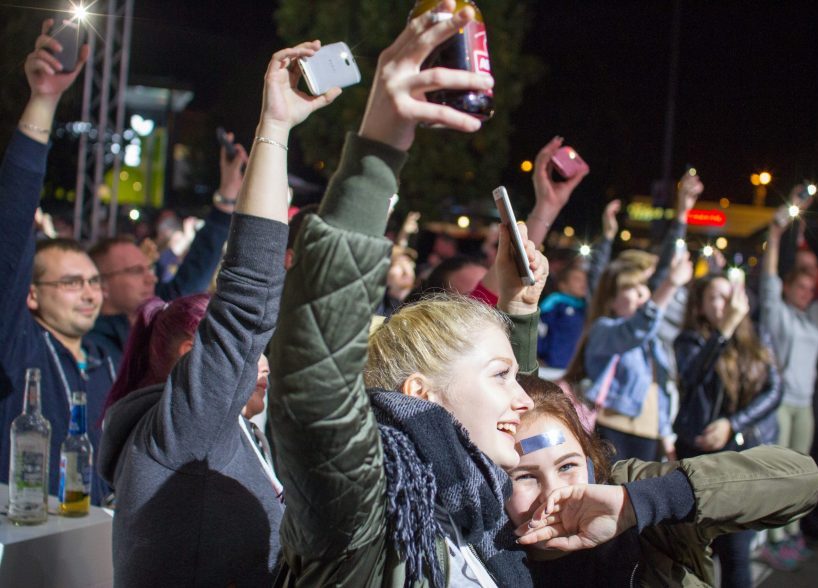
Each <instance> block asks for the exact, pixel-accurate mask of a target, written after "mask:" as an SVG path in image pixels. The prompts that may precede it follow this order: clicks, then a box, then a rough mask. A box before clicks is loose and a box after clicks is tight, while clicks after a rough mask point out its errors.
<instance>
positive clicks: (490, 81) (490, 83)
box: [480, 74, 494, 88]
mask: <svg viewBox="0 0 818 588" xmlns="http://www.w3.org/2000/svg"><path fill="white" fill-rule="evenodd" d="M480 77H481V78H483V80H482V81H483V84H484V85H485V86H486V87H487V88H493V87H494V78H493V77H492V76H491V75H489V74H480Z"/></svg>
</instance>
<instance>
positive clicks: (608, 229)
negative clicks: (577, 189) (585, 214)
mask: <svg viewBox="0 0 818 588" xmlns="http://www.w3.org/2000/svg"><path fill="white" fill-rule="evenodd" d="M621 209H622V201H621V200H611V201H610V202H608V204H607V206H605V210H604V211H603V213H602V236H601V237H600V239H599V240H598V241H597V242H596V243H594V246H593V248H592V249H591V259H590V260H589V262H588V292H587V294H586V295H585V299H586V300H587V302H588V303H589V304H590V303H591V300H593V298H594V292H595V291H596V287H597V285H598V284H599V278H600V276H602V272H604V271H605V267H606V266H607V265H608V262H610V261H611V250H612V249H613V242H614V239H616V233H617V232H618V231H619V222H618V221H617V220H616V215H617V214H619V211H620V210H621Z"/></svg>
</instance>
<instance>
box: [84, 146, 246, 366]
mask: <svg viewBox="0 0 818 588" xmlns="http://www.w3.org/2000/svg"><path fill="white" fill-rule="evenodd" d="M228 136H229V137H230V138H231V139H232V136H231V135H228ZM221 151H222V152H221V159H220V171H221V183H220V185H219V189H218V190H217V191H216V193H215V195H214V198H213V209H212V210H211V211H210V214H209V216H208V217H207V219H206V220H205V224H204V226H203V227H202V228H201V230H200V231H199V232H198V233H196V238H195V239H194V240H193V243H192V244H191V246H190V251H188V254H187V255H186V256H185V259H184V261H183V262H182V263H181V265H180V266H179V269H178V271H177V272H176V275H175V276H174V277H173V279H172V280H171V281H169V282H163V283H161V284H157V281H158V279H157V276H156V271H155V268H154V266H153V263H152V262H151V261H150V260H149V259H148V257H147V256H146V255H145V253H144V252H143V251H142V250H141V249H140V248H139V247H138V246H137V245H136V243H135V242H134V241H133V239H131V238H130V237H113V238H110V239H104V240H102V241H100V242H99V243H97V244H96V245H94V247H92V248H91V250H90V251H89V252H88V253H89V255H90V256H91V259H93V261H94V263H96V265H97V267H98V268H99V272H100V276H101V277H102V296H103V301H102V311H101V312H100V316H99V318H98V319H97V322H96V324H95V325H94V329H93V330H92V331H91V333H90V334H89V336H90V338H91V339H93V340H94V341H95V342H96V343H97V345H99V346H100V347H102V348H103V349H104V350H105V351H106V353H108V355H110V356H111V358H112V359H113V361H114V365H115V366H117V368H118V367H119V363H120V360H121V358H122V353H123V352H124V350H125V343H126V342H127V341H128V334H129V333H130V330H131V325H132V324H133V322H134V321H135V320H136V310H137V309H138V308H139V306H140V305H141V304H142V303H143V302H145V301H146V300H148V299H149V298H151V297H153V296H159V297H160V298H162V299H163V300H165V301H170V300H173V299H174V298H178V297H180V296H187V295H188V294H196V293H199V292H204V291H206V290H207V288H208V286H209V285H210V280H211V279H212V277H213V274H214V272H215V271H216V268H217V267H218V265H219V260H220V259H221V253H222V247H223V246H224V243H225V241H227V233H228V231H229V229H230V216H231V214H232V213H233V210H234V209H235V207H236V198H237V197H238V193H239V189H240V188H241V181H242V177H243V176H242V169H243V167H244V164H245V163H246V162H247V153H246V152H245V150H244V149H243V148H242V147H241V145H238V144H237V145H236V156H235V157H234V158H233V159H228V157H227V155H226V154H225V152H224V151H225V150H224V148H222V150H221Z"/></svg>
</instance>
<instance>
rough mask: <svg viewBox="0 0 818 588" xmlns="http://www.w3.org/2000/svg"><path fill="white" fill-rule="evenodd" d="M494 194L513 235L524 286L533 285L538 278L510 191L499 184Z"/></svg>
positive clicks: (502, 221) (515, 255)
mask: <svg viewBox="0 0 818 588" xmlns="http://www.w3.org/2000/svg"><path fill="white" fill-rule="evenodd" d="M492 195H493V196H494V205H495V206H496V207H497V212H499V213H500V222H501V223H503V224H504V225H505V226H506V227H508V232H509V234H510V235H511V248H512V249H513V250H514V262H515V263H516V264H517V272H518V273H519V274H520V280H522V282H523V285H524V286H533V285H534V284H535V283H536V281H537V280H536V279H535V278H534V273H533V272H532V271H531V268H530V267H529V265H528V255H526V253H525V245H524V244H523V238H522V236H521V235H520V229H519V228H518V227H517V219H516V217H515V216H514V210H512V208H511V200H509V198H508V192H507V191H506V188H505V186H498V187H497V188H495V189H494V191H492Z"/></svg>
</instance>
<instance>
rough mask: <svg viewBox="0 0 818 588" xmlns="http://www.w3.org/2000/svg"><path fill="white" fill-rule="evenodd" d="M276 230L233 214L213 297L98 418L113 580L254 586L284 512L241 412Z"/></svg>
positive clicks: (276, 250) (272, 318)
mask: <svg viewBox="0 0 818 588" xmlns="http://www.w3.org/2000/svg"><path fill="white" fill-rule="evenodd" d="M286 242H287V226H286V225H284V224H282V223H278V222H275V221H270V220H265V219H261V218H257V217H251V216H246V215H241V214H236V215H234V218H233V221H232V225H231V229H230V237H229V241H228V247H227V253H226V254H225V258H224V264H223V266H222V270H221V272H220V274H219V282H218V289H217V291H216V294H215V295H214V296H213V299H212V300H211V302H210V306H209V307H208V310H207V314H206V316H205V318H204V319H203V320H202V322H201V323H200V324H199V328H198V330H197V332H196V336H195V340H194V344H193V348H192V349H191V351H190V352H189V353H188V354H187V355H185V356H184V357H183V358H182V359H181V360H180V361H179V362H178V363H177V365H176V367H174V369H173V372H172V373H171V375H170V377H169V378H168V380H167V382H166V383H165V384H160V385H157V386H152V387H149V388H144V389H142V390H138V391H135V392H132V393H131V394H129V395H128V396H126V397H124V398H123V399H121V400H120V401H119V402H117V403H116V404H115V405H113V406H112V407H111V408H110V409H109V410H108V412H107V414H106V416H105V422H104V424H103V436H102V442H101V446H100V453H99V470H100V474H101V475H102V477H103V478H104V479H105V480H107V481H108V482H109V483H111V485H112V486H113V487H114V491H115V494H116V515H115V516H114V525H113V560H114V580H115V583H116V585H117V586H118V587H123V586H194V585H195V586H211V585H212V586H226V585H231V584H232V585H236V586H264V585H270V584H271V583H272V581H273V578H274V570H275V567H276V563H277V558H278V551H279V543H278V530H279V524H280V521H281V516H282V512H283V507H282V505H281V503H280V502H279V500H278V498H277V497H276V493H275V491H274V489H273V486H272V482H271V480H270V478H269V477H268V476H267V473H266V472H265V470H264V468H263V467H262V464H261V462H260V460H259V455H258V453H257V452H256V449H255V448H254V446H253V444H252V442H251V441H250V439H249V438H248V436H247V435H246V434H245V431H244V430H243V424H242V421H241V420H240V419H242V418H243V417H240V414H241V409H242V408H243V407H244V405H245V404H246V402H247V400H248V399H249V397H250V395H251V393H252V392H253V389H254V387H255V382H256V377H257V367H256V366H257V362H258V359H259V356H260V355H261V353H262V351H263V349H264V346H265V345H266V344H267V342H268V340H269V339H270V336H271V334H272V331H273V328H274V327H275V324H276V320H277V318H278V308H279V300H280V298H281V289H282V285H283V282H284V251H285V248H286Z"/></svg>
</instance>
